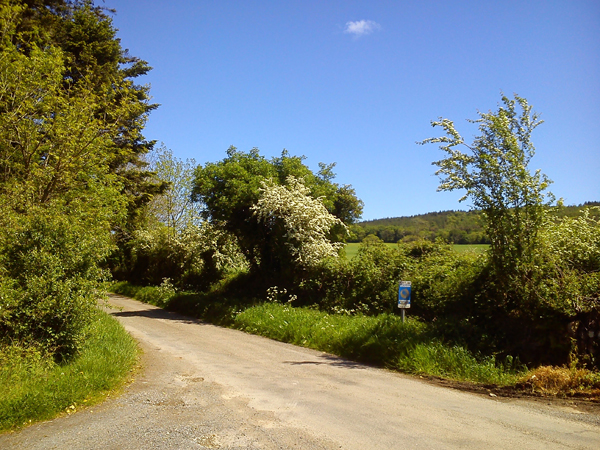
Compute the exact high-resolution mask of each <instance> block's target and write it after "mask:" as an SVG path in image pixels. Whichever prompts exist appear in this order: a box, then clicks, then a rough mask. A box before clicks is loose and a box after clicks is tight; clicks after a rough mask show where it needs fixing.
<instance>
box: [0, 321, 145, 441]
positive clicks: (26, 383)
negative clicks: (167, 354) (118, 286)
mask: <svg viewBox="0 0 600 450" xmlns="http://www.w3.org/2000/svg"><path fill="white" fill-rule="evenodd" d="M137 352H138V350H137V345H136V343H135V341H134V340H133V339H132V338H131V336H129V334H127V332H126V331H125V330H124V329H123V327H122V326H121V325H120V324H119V323H118V322H117V321H116V320H115V319H114V318H112V317H110V316H109V315H108V314H106V313H104V312H101V311H97V313H95V317H94V320H93V322H92V323H91V325H90V326H89V328H88V339H87V341H86V343H85V345H84V347H83V349H82V351H81V353H80V354H79V355H78V356H77V357H75V358H74V359H73V360H71V361H70V362H68V363H66V364H56V363H55V362H54V361H52V360H51V359H49V358H44V357H43V356H42V355H40V353H39V352H37V351H35V350H33V349H22V348H16V347H8V348H2V349H0V386H2V389H0V431H7V430H11V429H16V428H18V427H20V426H23V425H27V424H30V423H33V422H36V421H40V420H48V419H51V418H53V417H56V416H57V415H59V414H61V413H67V414H70V413H73V412H75V411H77V410H78V409H79V408H81V407H82V406H85V405H91V404H94V403H98V402H99V401H101V400H103V399H104V398H105V397H106V396H107V395H108V394H109V393H110V392H111V391H112V390H114V389H116V388H118V387H119V386H121V385H122V384H123V383H124V382H125V381H126V380H127V378H128V376H129V375H130V373H131V371H132V369H133V367H134V366H135V364H136V361H137V354H138V353H137Z"/></svg>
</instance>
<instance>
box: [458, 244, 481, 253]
mask: <svg viewBox="0 0 600 450" xmlns="http://www.w3.org/2000/svg"><path fill="white" fill-rule="evenodd" d="M452 248H453V249H454V251H455V252H458V253H465V252H475V253H483V252H485V251H486V250H487V249H488V248H490V244H454V245H453V246H452Z"/></svg>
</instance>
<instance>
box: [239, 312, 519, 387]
mask: <svg viewBox="0 0 600 450" xmlns="http://www.w3.org/2000/svg"><path fill="white" fill-rule="evenodd" d="M234 326H235V327H236V328H239V329H241V330H245V331H248V332H251V333H255V334H260V335H262V336H266V337H269V338H271V339H276V340H279V341H283V342H289V343H292V344H297V345H302V346H305V347H310V348H314V349H317V350H321V351H325V352H329V353H333V354H336V355H339V356H342V357H345V358H349V359H353V360H356V361H361V362H365V363H373V364H377V365H383V366H385V367H388V368H391V369H397V370H401V371H403V372H407V373H415V374H426V375H435V376H441V377H445V378H450V379H454V380H463V381H474V382H481V383H492V384H497V385H511V384H515V383H517V381H518V380H519V379H521V378H522V377H523V376H524V374H525V368H524V367H523V366H521V365H519V364H518V363H516V362H515V361H513V360H512V359H510V358H508V359H507V360H506V361H504V362H500V361H497V360H496V359H495V358H494V357H476V356H475V355H473V354H472V353H471V352H469V351H468V350H467V349H465V348H463V347H460V346H449V345H446V344H444V343H443V342H441V341H440V340H439V339H437V338H436V336H435V334H434V331H433V330H432V329H431V328H430V327H428V326H427V325H426V324H424V323H422V322H420V321H418V320H416V319H412V318H409V319H408V320H407V321H406V322H405V323H402V319H401V318H400V317H398V316H394V315H389V314H381V315H379V316H376V317H368V316H348V315H342V314H327V313H324V312H321V311H316V310H313V309H308V308H292V307H290V306H288V305H281V304H277V303H265V304H262V305H260V306H254V307H251V308H248V309H246V310H245V311H243V312H241V313H239V314H238V315H237V316H236V318H235V321H234Z"/></svg>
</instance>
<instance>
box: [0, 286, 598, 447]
mask: <svg viewBox="0 0 600 450" xmlns="http://www.w3.org/2000/svg"><path fill="white" fill-rule="evenodd" d="M110 302H111V303H112V304H113V305H115V306H116V307H118V308H119V309H113V310H112V312H111V313H112V314H113V315H115V316H116V317H117V318H118V319H119V320H120V321H121V322H122V323H123V325H124V326H125V328H126V329H127V330H128V331H129V332H130V333H131V334H132V335H133V336H134V337H135V338H136V339H137V340H138V341H139V343H140V345H141V347H142V349H143V351H144V355H143V358H142V364H143V369H142V371H141V372H140V374H139V375H138V377H137V379H136V381H135V382H133V383H132V384H131V385H130V386H129V387H128V388H127V389H126V390H125V392H124V393H123V394H122V395H121V396H119V397H118V398H115V399H110V400H108V401H107V402H105V403H103V404H102V405H99V406H95V407H91V408H88V409H86V410H83V411H81V412H78V413H76V414H72V415H70V416H66V417H61V418H58V419H55V420H53V421H49V422H45V423H40V424H36V425H33V426H31V427H29V428H26V429H24V430H23V431H21V432H18V433H11V434H8V435H4V436H0V448H2V449H13V448H14V449H32V450H35V449H67V448H68V449H99V448H101V449H144V450H146V449H203V448H210V449H348V450H353V449H357V450H358V449H360V450H364V449H482V448H490V449H491V448H493V449H502V448H506V449H517V448H518V449H552V448H587V449H600V416H598V415H597V414H593V413H592V414H590V413H586V412H580V411H578V410H577V408H575V407H573V408H568V407H559V406H556V405H545V404H540V403H539V402H530V401H525V400H515V399H501V398H499V397H496V398H492V397H485V396H482V395H477V394H472V393H467V392H461V391H457V390H453V389H447V388H443V387H439V386H435V385H431V384H430V383H427V382H424V381H423V380H419V379H417V378H414V377H409V376H405V375H401V374H397V373H393V372H389V371H386V370H382V369H376V368H371V367H367V366H364V365H361V364H356V363H353V362H349V361H346V360H344V359H341V358H337V357H334V356H331V355H328V354H325V353H322V352H318V351H313V350H309V349H304V348H299V347H295V346H292V345H288V344H283V343H279V342H275V341H271V340H269V339H265V338H262V337H258V336H252V335H248V334H245V333H243V332H240V331H236V330H230V329H224V328H219V327H215V326H212V325H208V324H204V323H202V322H199V321H196V320H192V319H189V318H186V317H184V316H181V315H177V314H174V313H169V312H166V311H163V310H160V309H158V308H155V307H153V306H149V305H145V304H142V303H139V302H137V301H134V300H131V299H128V298H125V297H120V296H112V297H111V300H110Z"/></svg>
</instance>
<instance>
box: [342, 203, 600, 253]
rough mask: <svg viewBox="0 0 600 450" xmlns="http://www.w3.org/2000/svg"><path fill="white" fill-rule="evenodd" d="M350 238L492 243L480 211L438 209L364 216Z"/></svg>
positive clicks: (568, 213)
mask: <svg viewBox="0 0 600 450" xmlns="http://www.w3.org/2000/svg"><path fill="white" fill-rule="evenodd" d="M592 206H600V202H597V201H590V202H585V203H583V204H581V205H572V206H561V207H557V208H554V209H553V211H552V215H553V216H555V217H557V218H563V217H577V216H578V215H580V214H581V211H582V210H583V209H584V208H588V207H592ZM591 215H592V216H594V217H600V210H594V209H592V210H591ZM350 231H351V235H350V238H349V239H348V242H362V240H363V239H364V238H365V237H367V236H370V235H374V236H377V237H378V238H379V239H381V240H382V241H383V242H390V243H396V242H414V241H418V240H420V239H426V240H429V241H435V240H436V239H438V238H441V239H443V240H444V241H446V242H449V243H451V244H489V243H490V240H489V238H488V237H487V236H486V234H485V232H484V222H483V220H482V217H481V213H480V212H479V211H475V210H472V211H452V210H451V211H439V212H430V213H427V214H418V215H415V216H404V217H387V218H384V219H375V220H365V221H363V222H359V223H356V224H354V225H352V226H351V230H350Z"/></svg>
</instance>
